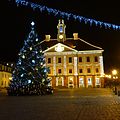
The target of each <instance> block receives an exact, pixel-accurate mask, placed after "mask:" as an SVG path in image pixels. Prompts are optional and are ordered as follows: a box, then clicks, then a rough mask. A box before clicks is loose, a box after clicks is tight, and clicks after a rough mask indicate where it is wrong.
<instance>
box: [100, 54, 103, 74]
mask: <svg viewBox="0 0 120 120" xmlns="http://www.w3.org/2000/svg"><path fill="white" fill-rule="evenodd" d="M99 61H100V75H104V65H103V56H99Z"/></svg>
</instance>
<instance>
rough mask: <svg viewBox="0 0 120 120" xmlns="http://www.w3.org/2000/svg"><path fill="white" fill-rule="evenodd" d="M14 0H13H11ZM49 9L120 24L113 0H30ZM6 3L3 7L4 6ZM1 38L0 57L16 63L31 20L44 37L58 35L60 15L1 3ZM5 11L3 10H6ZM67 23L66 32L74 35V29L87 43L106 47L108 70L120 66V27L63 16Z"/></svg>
mask: <svg viewBox="0 0 120 120" xmlns="http://www.w3.org/2000/svg"><path fill="white" fill-rule="evenodd" d="M11 1H12V0H11ZM31 1H36V3H40V4H42V5H46V6H47V7H50V8H55V9H58V10H61V11H64V12H70V13H73V14H78V15H80V16H83V17H87V18H91V19H95V20H98V21H103V22H107V23H113V24H116V25H120V14H119V11H120V7H119V4H118V3H113V1H112V2H111V3H110V1H109V2H105V1H104V2H102V1H99V0H98V1H96V2H95V1H94V2H92V1H87V2H86V1H85V0H84V1H82V0H74V1H73V0H31ZM3 6H4V7H3ZM1 7H3V8H2V17H1V20H2V22H1V30H2V34H1V40H0V60H1V61H7V62H9V61H10V62H15V61H16V59H17V54H18V52H19V50H20V48H21V47H22V44H23V41H24V40H25V39H26V37H27V35H28V33H29V31H30V23H31V21H35V23H36V31H37V32H38V35H39V36H40V38H41V40H42V39H44V36H45V34H50V35H51V37H52V38H56V36H57V35H56V34H57V23H58V20H59V19H60V17H59V16H57V17H55V16H54V15H48V13H46V12H42V13H40V12H39V11H37V10H36V11H33V10H32V9H31V8H28V7H23V6H18V7H17V6H16V4H15V2H14V1H13V2H10V1H7V2H6V3H3V4H1ZM3 11H4V12H3ZM64 20H65V24H66V35H67V37H72V34H73V33H74V32H78V33H79V37H80V38H82V39H84V40H85V41H87V42H90V43H92V44H94V45H96V46H99V47H102V48H103V49H104V53H103V56H104V64H105V71H106V72H108V71H110V70H111V69H113V68H120V30H113V29H105V28H100V27H99V26H97V27H96V26H90V25H88V24H87V25H86V24H84V23H83V22H81V23H80V22H79V21H75V20H74V19H70V20H67V19H64Z"/></svg>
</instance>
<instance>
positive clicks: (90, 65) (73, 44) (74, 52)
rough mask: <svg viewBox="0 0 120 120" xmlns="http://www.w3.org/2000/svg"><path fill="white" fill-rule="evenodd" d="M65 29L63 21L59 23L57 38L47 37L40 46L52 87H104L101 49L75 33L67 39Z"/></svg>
mask: <svg viewBox="0 0 120 120" xmlns="http://www.w3.org/2000/svg"><path fill="white" fill-rule="evenodd" d="M65 28H66V25H65V24H64V20H59V23H58V26H57V29H58V34H57V39H50V35H46V36H49V37H46V39H45V42H43V43H42V45H41V46H42V47H43V52H44V53H45V57H46V66H48V67H49V68H50V72H49V74H48V77H49V78H50V79H51V85H52V86H53V87H59V88H64V87H65V88H71V87H72V88H79V87H103V83H104V82H103V81H102V79H101V76H102V75H103V74H104V64H103V55H102V53H103V51H104V50H103V49H102V48H100V47H98V46H95V45H92V44H90V43H88V42H86V41H84V40H83V39H81V38H79V37H78V33H73V38H67V37H66V33H65ZM61 36H63V37H61Z"/></svg>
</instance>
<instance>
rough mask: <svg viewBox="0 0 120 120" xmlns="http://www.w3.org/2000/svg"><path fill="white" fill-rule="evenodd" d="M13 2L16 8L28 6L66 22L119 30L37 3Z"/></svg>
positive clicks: (18, 0) (112, 25)
mask: <svg viewBox="0 0 120 120" xmlns="http://www.w3.org/2000/svg"><path fill="white" fill-rule="evenodd" d="M15 2H16V4H17V6H19V5H22V6H29V7H31V8H32V9H33V10H35V9H39V11H40V12H43V11H46V12H47V13H48V14H52V15H54V16H60V17H62V18H67V19H68V20H69V19H71V18H72V19H74V20H78V21H79V22H84V23H85V24H89V25H90V26H92V25H95V26H99V27H104V28H105V29H107V28H109V29H114V30H120V26H119V25H115V24H111V23H106V22H102V21H97V20H95V19H90V18H86V17H83V16H79V15H75V14H72V13H67V12H63V11H60V10H57V9H53V8H48V7H47V6H43V5H40V4H37V3H33V2H28V1H26V0H16V1H15Z"/></svg>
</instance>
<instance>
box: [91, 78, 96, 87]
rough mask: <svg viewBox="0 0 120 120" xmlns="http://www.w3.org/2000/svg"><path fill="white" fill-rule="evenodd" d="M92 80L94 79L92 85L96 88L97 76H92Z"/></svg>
mask: <svg viewBox="0 0 120 120" xmlns="http://www.w3.org/2000/svg"><path fill="white" fill-rule="evenodd" d="M92 80H93V81H92V85H93V88H94V87H95V82H96V81H95V76H92Z"/></svg>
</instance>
